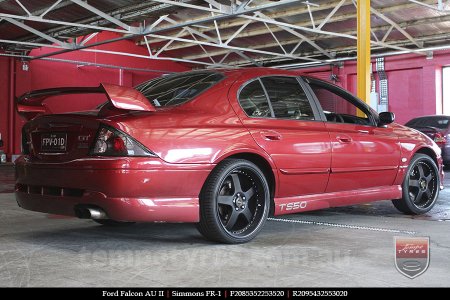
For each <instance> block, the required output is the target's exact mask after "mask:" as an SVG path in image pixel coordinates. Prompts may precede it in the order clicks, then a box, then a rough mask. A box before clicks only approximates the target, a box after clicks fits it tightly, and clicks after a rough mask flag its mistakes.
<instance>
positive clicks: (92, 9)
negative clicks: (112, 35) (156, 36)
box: [70, 0, 138, 32]
mask: <svg viewBox="0 0 450 300" xmlns="http://www.w3.org/2000/svg"><path fill="white" fill-rule="evenodd" d="M70 1H72V2H73V3H75V4H77V5H79V6H81V7H83V8H84V9H86V10H88V11H90V12H92V13H94V14H96V15H97V16H100V17H102V18H103V19H105V20H108V21H109V22H111V23H113V24H116V25H117V26H119V27H121V28H123V29H125V30H127V31H131V32H136V31H137V30H138V29H137V28H136V27H132V26H130V25H128V24H125V23H124V22H122V21H120V20H119V19H116V18H114V17H112V16H110V15H108V14H107V13H104V12H103V11H101V10H99V9H97V8H95V7H93V6H92V5H89V4H88V3H87V2H84V1H81V0H70Z"/></svg>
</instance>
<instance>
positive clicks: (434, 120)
mask: <svg viewBox="0 0 450 300" xmlns="http://www.w3.org/2000/svg"><path fill="white" fill-rule="evenodd" d="M405 125H406V126H408V127H411V128H414V129H417V130H419V131H421V132H423V133H425V134H426V135H427V136H429V137H430V138H431V139H432V140H433V141H435V142H436V144H437V145H438V146H439V147H440V148H441V150H442V158H443V160H444V164H445V165H447V166H450V116H444V115H434V116H424V117H418V118H414V119H412V120H410V121H408V122H407V123H406V124H405Z"/></svg>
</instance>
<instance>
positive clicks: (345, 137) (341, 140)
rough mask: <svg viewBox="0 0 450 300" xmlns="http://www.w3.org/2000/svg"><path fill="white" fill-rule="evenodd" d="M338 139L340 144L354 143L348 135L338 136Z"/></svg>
mask: <svg viewBox="0 0 450 300" xmlns="http://www.w3.org/2000/svg"><path fill="white" fill-rule="evenodd" d="M336 139H337V140H338V141H339V143H343V144H349V143H351V142H352V141H353V140H352V138H351V137H349V136H348V135H338V136H337V137H336Z"/></svg>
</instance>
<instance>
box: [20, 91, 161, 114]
mask: <svg viewBox="0 0 450 300" xmlns="http://www.w3.org/2000/svg"><path fill="white" fill-rule="evenodd" d="M69 94H105V95H106V97H107V98H108V100H109V102H111V104H112V105H113V106H114V107H116V108H118V109H124V110H136V111H155V107H154V106H153V105H152V104H151V103H150V101H149V100H148V99H147V98H146V97H145V96H144V95H142V94H141V92H139V91H138V90H136V89H134V88H131V87H124V86H119V85H114V84H106V83H102V84H100V85H99V86H98V87H61V88H52V89H44V90H35V91H31V92H28V93H25V94H23V95H22V96H20V97H18V98H17V99H16V109H17V112H18V113H19V114H20V115H21V116H22V117H24V118H25V119H27V120H31V119H33V118H35V117H36V116H38V115H41V114H44V113H50V110H49V109H48V107H47V106H45V103H44V101H45V100H46V99H47V98H49V97H54V96H62V95H69Z"/></svg>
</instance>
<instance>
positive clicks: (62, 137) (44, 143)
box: [41, 132, 67, 152]
mask: <svg viewBox="0 0 450 300" xmlns="http://www.w3.org/2000/svg"><path fill="white" fill-rule="evenodd" d="M66 146H67V133H59V132H57V133H42V134H41V151H42V152H65V151H66Z"/></svg>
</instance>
